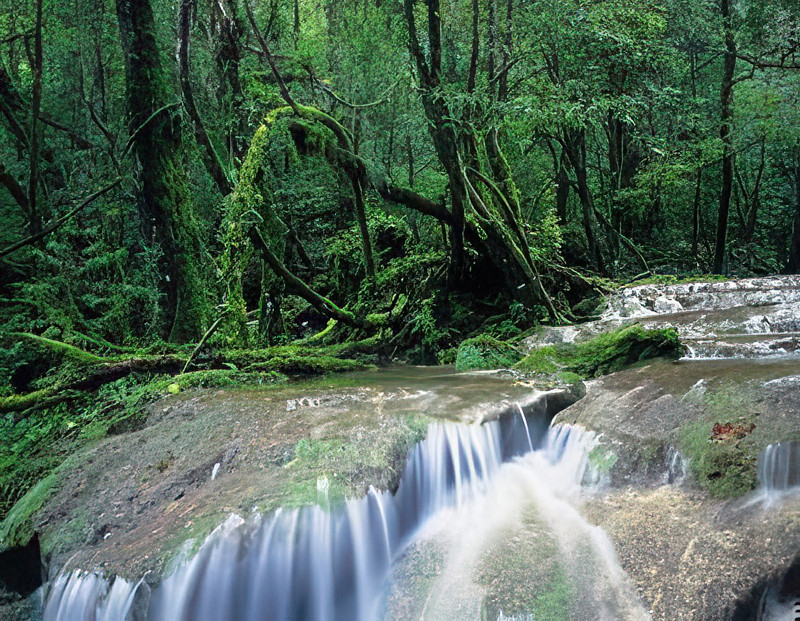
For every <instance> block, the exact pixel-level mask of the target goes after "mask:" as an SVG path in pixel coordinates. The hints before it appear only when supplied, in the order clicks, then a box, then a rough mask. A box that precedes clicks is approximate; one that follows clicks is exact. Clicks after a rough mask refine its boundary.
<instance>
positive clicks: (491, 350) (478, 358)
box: [456, 334, 522, 371]
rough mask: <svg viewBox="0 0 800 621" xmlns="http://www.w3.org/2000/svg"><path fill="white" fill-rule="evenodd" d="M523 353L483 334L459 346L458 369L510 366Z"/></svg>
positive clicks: (468, 369) (518, 359) (457, 355)
mask: <svg viewBox="0 0 800 621" xmlns="http://www.w3.org/2000/svg"><path fill="white" fill-rule="evenodd" d="M521 358H522V354H520V352H519V350H517V349H516V348H515V347H513V346H512V345H509V344H508V343H505V342H503V341H498V340H497V339H496V338H494V337H492V336H489V335H487V334H483V335H481V336H478V337H476V338H472V339H467V340H466V341H463V342H462V343H461V345H459V346H458V353H457V354H456V369H457V370H458V371H471V370H475V369H501V368H510V367H512V366H514V365H515V364H516V363H518V362H519V361H520V359H521Z"/></svg>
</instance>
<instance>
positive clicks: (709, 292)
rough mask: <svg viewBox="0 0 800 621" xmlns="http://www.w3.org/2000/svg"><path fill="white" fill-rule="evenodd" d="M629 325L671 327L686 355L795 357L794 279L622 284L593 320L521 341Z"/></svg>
mask: <svg viewBox="0 0 800 621" xmlns="http://www.w3.org/2000/svg"><path fill="white" fill-rule="evenodd" d="M630 323H641V324H642V325H643V326H644V327H647V328H666V327H675V328H677V330H678V332H679V333H680V335H681V338H682V339H683V340H684V342H685V343H686V345H687V347H688V351H687V355H686V357H687V358H690V359H702V358H760V357H767V356H792V355H796V353H797V351H798V344H800V277H797V276H776V277H772V278H751V279H743V280H731V281H718V282H703V283H682V284H674V285H641V286H638V287H627V288H624V289H622V290H620V291H619V292H617V293H615V294H613V295H611V296H609V297H608V298H607V299H606V304H605V310H604V311H603V313H602V315H601V317H600V319H599V320H597V321H591V322H588V323H583V324H579V325H577V326H565V327H557V328H545V329H544V330H542V331H541V332H540V333H539V334H537V335H535V336H533V337H530V338H528V339H527V340H526V341H525V345H526V347H527V348H528V349H529V350H530V349H534V348H536V347H539V346H542V345H549V344H553V343H561V342H573V341H583V340H588V339H589V338H592V337H593V336H596V335H597V334H600V333H602V332H607V331H609V330H613V329H614V328H617V327H619V326H621V325H627V324H630Z"/></svg>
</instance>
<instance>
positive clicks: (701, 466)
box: [678, 420, 757, 498]
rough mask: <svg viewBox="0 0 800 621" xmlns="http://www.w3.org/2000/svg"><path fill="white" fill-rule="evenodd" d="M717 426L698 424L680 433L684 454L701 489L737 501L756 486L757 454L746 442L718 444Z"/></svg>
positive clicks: (696, 422)
mask: <svg viewBox="0 0 800 621" xmlns="http://www.w3.org/2000/svg"><path fill="white" fill-rule="evenodd" d="M712 428H713V423H712V422H710V421H709V420H701V421H694V422H691V423H687V424H685V425H683V426H682V427H681V429H680V431H679V436H678V437H679V443H680V450H681V452H682V453H683V454H684V455H685V456H686V457H687V458H688V459H689V470H690V472H691V473H692V476H693V478H694V480H695V481H696V482H697V484H698V485H700V487H702V488H703V489H705V490H706V491H708V493H709V494H711V495H712V496H714V497H715V498H737V497H739V496H742V495H744V494H746V493H747V492H749V491H751V490H753V489H754V488H755V486H756V464H757V453H756V452H755V451H754V450H753V448H752V447H750V446H748V443H746V442H715V441H713V439H712Z"/></svg>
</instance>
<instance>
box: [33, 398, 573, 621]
mask: <svg viewBox="0 0 800 621" xmlns="http://www.w3.org/2000/svg"><path fill="white" fill-rule="evenodd" d="M538 409H539V408H538V406H536V405H535V404H534V405H533V406H528V410H529V412H528V413H527V414H526V413H525V412H524V411H523V409H522V408H519V409H518V411H519V413H520V416H513V415H512V416H505V417H503V418H501V419H500V420H497V421H492V422H489V423H486V424H483V425H480V426H476V425H473V426H468V425H460V424H454V423H436V424H433V425H431V426H430V427H429V429H428V433H427V436H426V438H425V440H423V441H422V442H420V443H419V444H418V445H417V446H416V447H415V448H414V449H412V451H411V452H410V454H409V456H408V459H407V461H406V465H405V469H404V471H403V476H402V478H401V481H400V484H399V486H398V489H397V492H396V493H395V494H394V495H392V494H390V493H389V492H381V491H377V490H374V489H371V490H370V491H369V492H368V494H367V495H366V496H365V497H363V498H360V499H352V500H349V501H347V502H346V503H345V505H344V506H340V507H337V508H334V509H328V508H327V507H325V506H319V505H318V506H309V507H302V508H299V509H292V510H279V511H277V512H275V513H274V514H273V515H271V516H269V517H260V516H258V517H256V518H255V519H254V520H250V521H245V520H243V519H242V518H240V517H238V516H231V518H229V519H228V521H227V522H226V523H225V524H223V525H222V526H220V527H219V528H218V529H216V530H215V531H214V532H213V533H212V534H211V535H209V537H208V538H207V539H206V541H205V542H204V543H203V545H202V546H201V548H200V550H199V551H198V553H197V554H196V555H195V556H194V557H193V558H192V559H191V560H189V561H188V562H186V563H185V564H183V565H181V566H180V567H178V568H177V569H176V570H175V571H174V573H172V574H171V575H170V576H168V577H166V578H165V579H164V580H163V581H162V582H161V584H160V585H158V586H157V587H155V588H154V589H153V591H152V594H150V595H151V596H150V597H149V598H144V597H143V598H142V599H144V600H147V599H149V601H145V602H144V603H143V604H141V605H140V604H138V603H137V608H146V610H147V613H146V619H147V620H148V621H258V620H261V619H264V620H267V619H269V620H271V621H290V620H292V619H304V620H308V621H345V620H347V621H350V620H353V621H369V620H373V619H376V618H379V617H380V611H381V607H382V606H383V605H384V603H385V595H386V590H387V582H388V578H389V575H390V572H391V569H392V566H393V564H394V562H395V561H396V560H397V558H398V557H399V556H400V555H401V553H402V552H403V550H404V549H405V548H406V546H407V545H408V544H409V542H411V541H412V540H413V539H414V537H415V536H416V534H417V532H418V531H419V529H420V527H421V526H422V525H424V524H425V523H426V522H427V521H429V520H430V518H431V517H432V516H434V515H436V514H438V513H440V512H441V511H443V510H445V509H452V510H458V508H459V507H462V506H465V505H466V504H467V503H470V502H472V501H474V499H475V498H477V497H481V496H485V495H486V494H487V493H488V491H489V490H490V489H491V488H490V485H489V483H490V481H492V480H493V479H494V478H496V475H497V473H498V471H499V470H500V468H501V467H502V464H503V462H505V461H508V460H510V459H512V458H514V457H517V456H520V455H525V454H528V455H534V456H536V458H537V459H543V460H544V462H545V463H548V464H550V470H549V471H551V473H552V474H553V475H555V473H559V476H563V477H566V478H564V479H563V481H564V483H565V484H567V483H569V485H570V486H572V485H574V481H575V477H576V476H577V477H578V479H577V480H578V481H580V475H581V474H582V472H583V470H584V469H585V466H586V459H587V457H586V450H584V447H583V444H582V443H583V442H584V440H581V439H580V438H579V436H578V434H575V433H573V432H571V430H570V428H568V427H557V428H554V429H552V430H550V431H546V429H547V427H546V425H547V420H546V418H544V417H542V416H541V415H542V414H546V412H545V411H544V406H542V411H541V412H539V411H538ZM540 419H541V420H540ZM537 447H538V448H537ZM534 449H536V450H534ZM555 478H556V477H555V476H554V480H555ZM318 488H319V490H318V491H320V493H321V495H322V496H324V491H325V490H324V488H325V485H324V482H322V483H318ZM322 504H323V505H326V504H327V503H325V502H324V501H323V503H322ZM137 586H138V585H133V584H131V583H127V582H125V581H124V580H120V579H117V580H114V581H113V582H109V581H107V580H105V579H104V578H103V577H101V576H100V575H97V574H86V573H79V572H76V573H73V574H69V575H62V576H59V577H58V578H57V579H56V580H55V581H54V582H53V583H52V585H51V587H50V592H49V596H48V599H47V605H46V610H45V620H46V621H73V620H74V621H78V620H81V621H83V620H84V619H90V618H91V619H95V620H96V621H124V620H125V619H126V615H128V613H129V611H130V610H131V607H132V606H133V603H134V598H135V595H136V588H137ZM137 618H139V617H138V616H137Z"/></svg>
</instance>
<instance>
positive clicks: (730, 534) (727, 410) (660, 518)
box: [555, 359, 800, 621]
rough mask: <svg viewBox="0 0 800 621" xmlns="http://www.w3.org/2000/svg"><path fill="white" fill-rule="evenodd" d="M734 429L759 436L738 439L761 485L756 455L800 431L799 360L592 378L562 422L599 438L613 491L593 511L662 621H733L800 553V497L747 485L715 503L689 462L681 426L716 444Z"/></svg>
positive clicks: (662, 367)
mask: <svg viewBox="0 0 800 621" xmlns="http://www.w3.org/2000/svg"><path fill="white" fill-rule="evenodd" d="M729 421H733V422H734V424H733V425H731V427H734V428H735V427H736V426H737V425H738V426H741V427H742V428H743V429H745V430H749V431H746V433H745V436H744V437H743V438H740V439H736V438H734V439H732V440H730V441H731V442H734V443H736V442H738V443H740V446H741V447H743V448H742V451H743V452H742V453H741V455H749V456H750V457H751V458H752V459H753V460H752V461H751V462H750V463H749V466H748V467H749V468H751V469H752V479H751V480H752V482H753V483H755V467H756V463H755V456H756V455H758V454H759V452H760V451H761V450H762V449H763V448H764V447H765V446H766V445H768V444H770V443H772V442H776V441H780V440H785V439H789V438H793V437H797V436H798V433H800V361H797V360H791V359H766V360H711V361H699V362H695V361H683V362H677V363H661V362H659V363H655V364H652V365H649V366H647V367H644V368H641V369H636V370H628V371H623V372H620V373H617V374H614V375H611V376H608V377H605V378H601V379H599V380H595V381H593V382H589V383H588V384H587V395H586V397H585V398H584V399H583V400H581V401H580V402H578V403H576V404H575V405H573V406H572V407H570V408H568V409H567V410H565V411H563V412H562V413H561V414H559V415H558V416H557V417H556V420H555V422H565V423H571V424H578V425H582V426H584V427H586V428H587V429H591V430H594V431H596V432H597V433H598V434H599V438H598V440H599V444H598V447H597V448H595V450H594V451H593V452H592V454H591V456H590V459H593V460H594V462H595V465H596V466H597V468H598V470H600V471H601V476H602V477H603V479H604V481H605V483H606V487H604V488H603V489H602V491H601V492H599V493H597V494H596V495H595V497H594V498H593V499H591V500H589V501H588V502H587V503H586V504H585V505H584V507H583V511H584V513H585V515H586V516H587V517H588V519H589V520H590V521H592V522H594V523H595V524H597V525H598V526H601V527H602V528H603V529H604V530H605V531H606V533H607V534H608V536H609V537H610V538H611V540H612V542H613V544H614V547H615V549H616V552H617V554H618V556H619V560H620V564H621V565H622V567H623V569H624V570H625V571H626V572H627V573H628V575H629V577H630V578H631V580H632V581H633V583H634V584H635V585H636V587H637V590H638V592H639V594H640V595H641V596H642V598H643V599H644V601H645V602H646V604H647V606H648V607H649V608H650V610H651V614H652V617H653V619H664V620H667V619H693V620H698V621H699V620H706V619H719V620H722V619H731V618H732V615H733V611H734V610H735V609H736V606H737V602H738V601H739V600H741V599H742V598H745V597H746V596H747V593H748V591H749V590H751V589H752V588H753V586H754V585H755V584H757V583H758V582H759V581H760V580H763V578H764V576H770V575H772V574H774V573H780V572H781V571H785V570H786V568H787V567H788V566H789V564H790V563H791V561H792V559H793V558H794V557H795V555H796V554H797V553H798V551H800V495H791V494H789V495H785V496H784V497H782V498H780V499H778V500H775V501H773V502H770V501H769V499H768V498H765V497H763V496H762V495H761V494H760V493H759V492H757V491H752V492H748V491H747V490H746V489H745V490H741V492H742V493H743V494H744V495H743V496H742V497H740V498H738V499H734V500H715V499H713V498H711V497H710V496H709V494H708V493H707V491H706V489H705V488H703V487H701V485H700V483H701V481H698V480H697V478H696V474H695V473H693V472H692V468H691V465H690V464H688V463H687V461H686V457H685V456H684V455H681V453H680V449H681V448H682V442H683V440H684V436H683V435H682V430H685V429H687V428H690V429H691V428H693V427H692V426H693V425H696V426H698V427H699V428H700V429H702V430H704V433H705V438H706V439H704V442H707V443H708V444H709V446H713V442H714V440H713V426H714V423H715V422H716V423H720V424H724V423H727V422H729ZM738 421H743V422H742V423H741V424H739V423H738ZM744 421H753V422H746V424H745V423H744ZM751 424H753V425H755V427H754V428H752V430H750V425H751ZM723 441H727V440H723ZM738 455H739V453H737V456H738Z"/></svg>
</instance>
